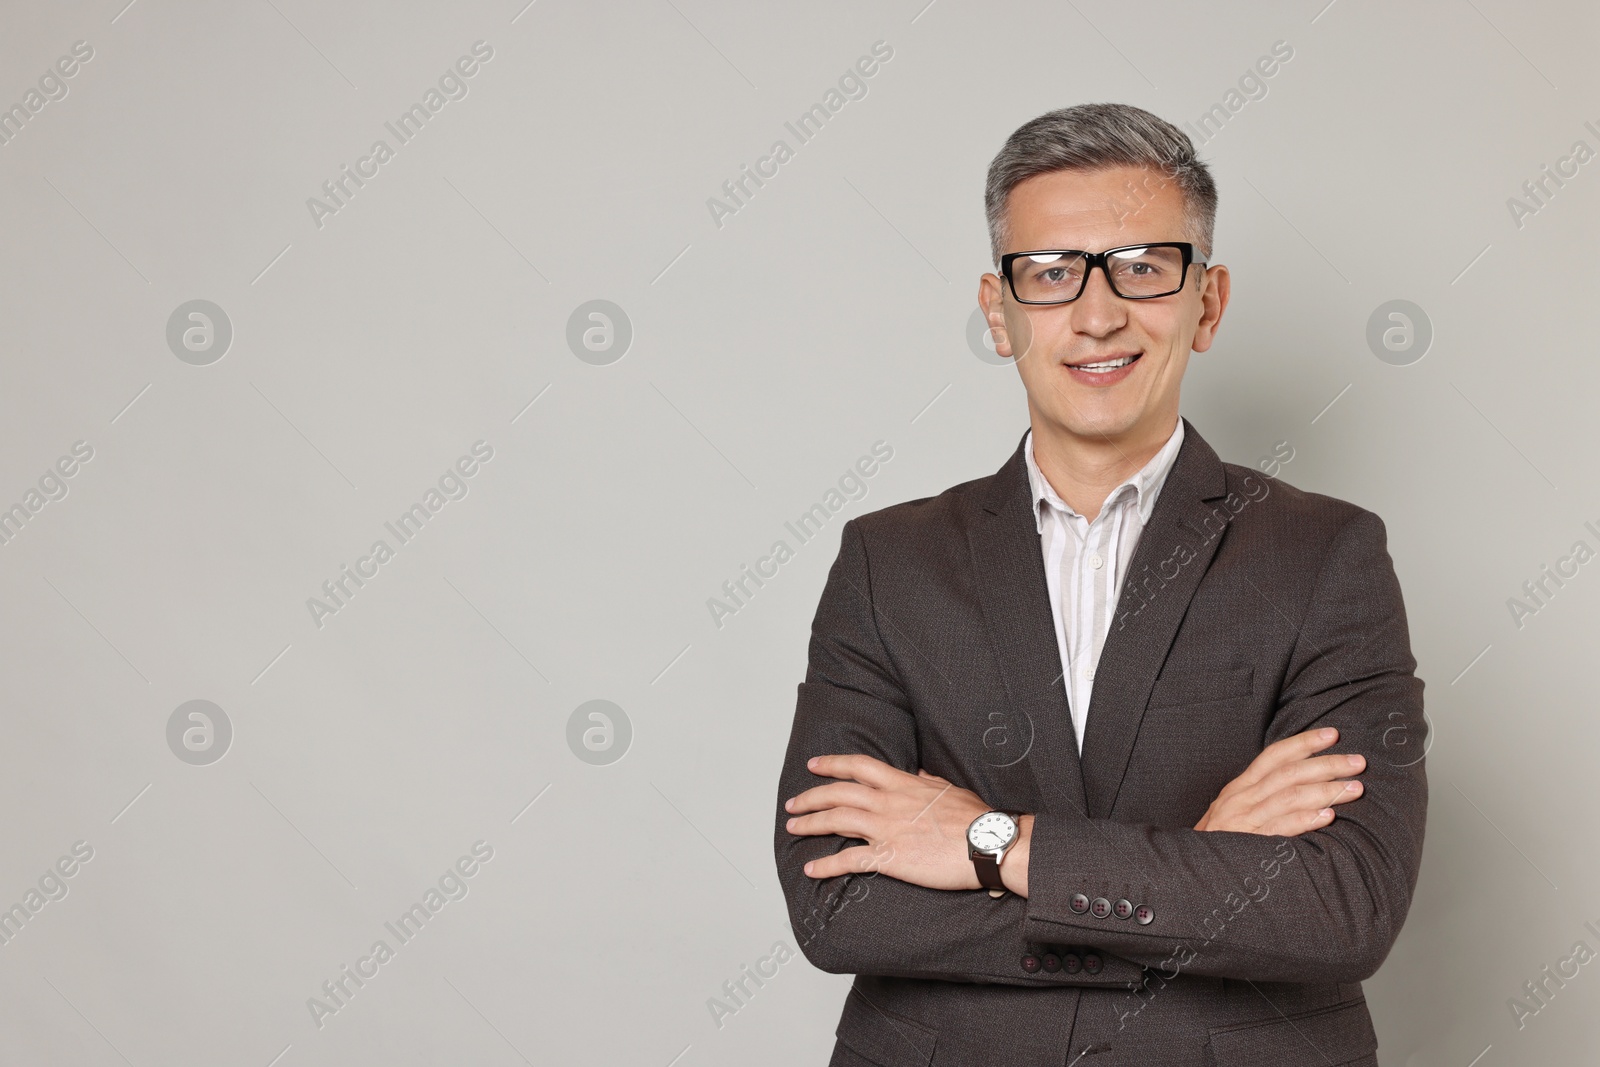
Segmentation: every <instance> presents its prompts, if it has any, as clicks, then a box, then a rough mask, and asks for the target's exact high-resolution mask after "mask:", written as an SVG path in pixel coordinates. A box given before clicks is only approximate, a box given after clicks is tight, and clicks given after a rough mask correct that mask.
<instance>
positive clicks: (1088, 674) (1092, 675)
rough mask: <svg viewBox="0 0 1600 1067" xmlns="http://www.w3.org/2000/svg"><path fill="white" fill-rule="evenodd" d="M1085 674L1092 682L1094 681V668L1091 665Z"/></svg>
mask: <svg viewBox="0 0 1600 1067" xmlns="http://www.w3.org/2000/svg"><path fill="white" fill-rule="evenodd" d="M1083 676H1084V677H1085V678H1087V679H1089V681H1091V682H1092V681H1094V668H1093V667H1090V668H1089V669H1088V670H1086V671H1084V672H1083Z"/></svg>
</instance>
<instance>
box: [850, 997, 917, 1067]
mask: <svg viewBox="0 0 1600 1067" xmlns="http://www.w3.org/2000/svg"><path fill="white" fill-rule="evenodd" d="M834 1036H835V1037H837V1038H838V1039H839V1040H840V1041H841V1042H843V1043H844V1044H846V1045H848V1046H849V1047H850V1048H851V1049H853V1050H854V1051H856V1052H858V1053H860V1054H861V1055H863V1056H865V1057H866V1058H867V1059H869V1060H871V1061H872V1062H873V1063H878V1064H882V1065H883V1067H927V1065H928V1063H929V1062H930V1061H931V1060H932V1059H933V1046H934V1044H935V1043H936V1042H937V1041H938V1038H939V1034H938V1031H936V1030H930V1029H929V1028H928V1027H926V1026H924V1025H922V1024H921V1023H919V1022H916V1021H915V1020H913V1019H908V1018H906V1017H905V1016H904V1015H900V1014H897V1013H896V1012H892V1011H887V1010H885V1009H883V1008H880V1007H878V1006H877V1005H876V1004H874V1003H872V1002H871V1001H870V1000H868V999H867V998H866V996H864V995H863V994H862V993H861V992H860V991H859V990H857V989H854V988H852V989H851V990H850V995H849V996H847V997H846V998H845V1001H844V1011H843V1012H842V1013H841V1014H840V1016H839V1025H838V1027H837V1028H836V1029H835V1030H834Z"/></svg>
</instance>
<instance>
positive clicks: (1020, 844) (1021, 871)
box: [1000, 815, 1034, 898]
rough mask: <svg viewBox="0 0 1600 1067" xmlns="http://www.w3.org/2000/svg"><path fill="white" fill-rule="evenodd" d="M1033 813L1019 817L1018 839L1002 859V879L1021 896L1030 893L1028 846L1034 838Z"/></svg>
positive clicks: (1007, 886) (1012, 890)
mask: <svg viewBox="0 0 1600 1067" xmlns="http://www.w3.org/2000/svg"><path fill="white" fill-rule="evenodd" d="M1033 819H1034V817H1033V816H1032V815H1023V816H1021V817H1019V818H1018V819H1017V840H1016V841H1015V842H1014V843H1013V844H1012V845H1011V847H1010V848H1008V849H1006V854H1005V857H1004V858H1003V859H1002V860H1001V861H1000V881H1001V882H1002V883H1004V885H1005V887H1006V888H1007V889H1008V890H1010V891H1011V892H1013V893H1015V894H1016V895H1017V896H1019V897H1023V898H1026V897H1027V895H1028V846H1029V844H1030V843H1031V841H1032V839H1033Z"/></svg>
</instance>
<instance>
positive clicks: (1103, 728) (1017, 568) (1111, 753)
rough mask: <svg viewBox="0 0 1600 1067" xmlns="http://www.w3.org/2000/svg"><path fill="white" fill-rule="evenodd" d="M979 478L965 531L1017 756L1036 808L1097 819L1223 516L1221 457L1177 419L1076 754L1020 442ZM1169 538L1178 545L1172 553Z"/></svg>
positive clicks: (1113, 791)
mask: <svg viewBox="0 0 1600 1067" xmlns="http://www.w3.org/2000/svg"><path fill="white" fill-rule="evenodd" d="M1026 436H1027V435H1026V434H1024V435H1023V439H1022V440H1026ZM988 483H989V484H988V486H987V487H986V489H985V490H983V491H981V492H980V494H979V497H978V507H977V508H976V509H975V513H974V515H973V521H972V524H971V525H970V527H969V538H970V544H971V550H972V558H973V567H974V570H975V573H976V576H977V582H978V595H979V601H980V603H981V604H982V608H983V614H984V620H985V622H986V623H987V625H988V628H989V632H990V633H991V634H992V635H993V637H994V640H995V642H996V650H997V655H998V657H999V660H1000V673H1001V677H1002V678H1003V679H1004V682H1005V686H1006V695H1007V698H1008V701H1009V704H1010V706H1011V707H1012V708H1013V709H1015V710H1016V711H1017V712H1018V713H1019V714H1020V716H1021V722H1022V724H1023V725H1024V726H1027V727H1031V740H1032V744H1031V746H1030V747H1029V748H1028V750H1027V751H1028V755H1027V757H1026V758H1025V759H1023V760H1022V761H1021V763H1022V764H1023V765H1024V766H1025V767H1026V769H1027V771H1028V773H1029V774H1031V775H1032V778H1033V781H1034V783H1035V787H1036V794H1037V795H1038V796H1039V797H1040V798H1041V799H1042V800H1043V801H1044V802H1045V806H1046V807H1047V808H1050V809H1054V810H1058V811H1072V812H1075V813H1079V814H1086V815H1087V816H1088V817H1090V818H1101V817H1104V816H1106V815H1108V814H1109V813H1110V811H1111V809H1112V807H1113V805H1114V804H1115V802H1116V795H1117V791H1118V789H1119V788H1120V786H1121V783H1122V778H1123V774H1124V772H1125V771H1126V770H1127V766H1128V760H1129V758H1130V757H1131V755H1132V753H1133V744H1134V739H1135V738H1136V737H1137V736H1138V733H1139V723H1140V720H1141V719H1142V718H1143V715H1144V705H1145V701H1146V700H1148V699H1149V696H1150V689H1151V687H1152V686H1153V685H1154V683H1155V679H1156V675H1157V674H1158V673H1159V672H1160V670H1161V665H1162V663H1163V662H1164V661H1165V659H1166V655H1167V650H1168V648H1170V647H1171V644H1172V640H1173V638H1174V636H1175V635H1176V634H1177V630H1178V625H1179V623H1181V622H1182V620H1183V616H1184V613H1185V612H1186V610H1187V609H1188V606H1189V601H1190V600H1191V599H1192V598H1193V596H1194V591H1195V589H1196V588H1197V587H1198V586H1199V584H1200V579H1201V577H1202V576H1203V575H1204V574H1205V571H1206V568H1207V567H1208V566H1210V563H1211V559H1212V556H1213V555H1214V554H1215V552H1216V548H1217V544H1218V543H1219V542H1220V541H1221V539H1222V538H1221V533H1222V530H1221V526H1223V525H1225V523H1226V520H1227V518H1228V517H1229V515H1230V512H1229V511H1228V509H1227V508H1226V507H1218V506H1215V505H1213V504H1211V503H1207V501H1214V500H1217V499H1218V498H1221V497H1223V496H1225V495H1226V482H1225V478H1224V473H1223V469H1222V462H1221V460H1219V459H1218V458H1217V454H1216V452H1214V451H1213V450H1212V449H1211V446H1210V445H1208V444H1206V442H1205V440H1204V439H1203V438H1201V436H1200V435H1199V433H1197V432H1196V431H1195V429H1194V426H1193V425H1192V424H1191V423H1190V422H1189V421H1188V420H1187V419H1185V420H1184V438H1183V445H1182V447H1181V448H1180V449H1179V450H1178V455H1177V458H1176V459H1175V460H1174V462H1173V465H1172V469H1171V470H1170V471H1169V472H1168V474H1167V479H1166V481H1165V482H1164V483H1163V485H1162V489H1161V493H1160V495H1159V496H1158V497H1157V498H1156V505H1155V508H1154V509H1153V510H1152V511H1151V513H1150V521H1149V523H1148V524H1147V525H1146V526H1145V528H1144V532H1143V533H1142V534H1141V535H1140V537H1139V543H1138V546H1137V547H1136V549H1135V551H1134V555H1133V559H1132V560H1131V562H1130V564H1129V568H1128V572H1127V575H1126V576H1124V578H1123V584H1122V593H1121V597H1120V599H1119V601H1118V604H1117V609H1116V612H1115V614H1114V615H1113V618H1112V622H1111V629H1110V632H1109V634H1108V635H1107V637H1106V641H1105V645H1104V647H1103V649H1102V650H1101V654H1100V662H1099V664H1098V666H1097V667H1096V670H1095V686H1094V691H1093V694H1092V697H1091V704H1090V708H1089V716H1088V727H1087V730H1086V735H1085V738H1084V746H1083V756H1082V759H1081V760H1080V758H1079V756H1078V746H1077V739H1076V736H1075V735H1074V733H1073V728H1072V716H1071V713H1070V710H1069V706H1068V701H1067V692H1066V684H1065V679H1064V678H1063V677H1062V671H1061V654H1060V649H1059V648H1058V647H1057V645H1056V636H1055V621H1054V615H1053V613H1052V610H1051V605H1050V595H1049V587H1048V586H1047V585H1046V581H1045V573H1044V560H1043V557H1042V553H1041V550H1040V544H1039V532H1038V530H1037V529H1036V528H1035V521H1034V513H1033V501H1032V494H1031V492H1030V491H1029V486H1028V471H1027V462H1026V460H1025V459H1024V457H1023V447H1022V441H1019V442H1018V444H1017V449H1016V451H1015V452H1013V453H1012V455H1011V458H1010V459H1008V460H1007V461H1006V463H1005V465H1004V466H1003V467H1001V468H1000V470H999V471H997V472H996V473H995V474H994V475H993V476H992V477H991V478H989V479H988ZM1179 545H1182V546H1184V549H1183V550H1181V551H1179V553H1178V555H1177V556H1176V557H1174V552H1175V550H1177V549H1178V546H1179ZM1169 557H1173V562H1166V561H1168V559H1169ZM1178 560H1186V562H1183V563H1182V564H1181V565H1179V564H1178V562H1177V561H1178ZM1163 564H1165V566H1163ZM1174 570H1176V573H1174ZM1019 769H1020V768H1019Z"/></svg>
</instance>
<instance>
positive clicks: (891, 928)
mask: <svg viewBox="0 0 1600 1067" xmlns="http://www.w3.org/2000/svg"><path fill="white" fill-rule="evenodd" d="M855 522H856V520H854V519H852V520H850V522H848V523H846V524H845V526H844V529H843V531H842V533H841V542H840V547H839V555H838V558H837V559H836V560H835V561H834V564H833V567H832V569H831V570H830V571H829V574H828V581H827V584H826V586H825V587H824V589H823V592H822V599H821V601H820V603H819V604H818V606H817V613H816V616H815V619H814V621H813V622H812V627H811V643H810V656H809V664H808V666H807V669H806V676H805V681H804V682H802V683H801V684H800V687H799V697H798V701H797V703H796V707H795V714H794V725H793V727H792V729H791V732H790V736H789V746H788V751H787V752H786V754H785V756H784V761H783V771H782V774H781V776H780V780H779V783H778V797H777V830H776V834H775V841H774V847H775V852H776V856H777V865H778V879H779V882H780V883H781V884H782V887H783V893H784V897H785V898H786V902H787V905H788V909H789V918H790V923H791V925H792V927H793V929H794V933H795V937H796V939H797V940H798V943H799V946H800V950H801V952H803V953H804V954H805V956H806V958H807V959H809V960H810V961H811V962H812V963H813V964H814V965H815V966H817V967H818V968H820V969H821V970H824V971H829V972H832V973H835V974H874V975H891V976H898V977H905V978H935V979H942V980H945V981H952V982H981V983H998V984H1004V985H1018V986H1059V985H1074V986H1119V987H1127V986H1128V985H1129V984H1130V982H1131V981H1133V980H1134V979H1135V978H1136V976H1137V972H1138V968H1137V967H1135V966H1133V965H1131V964H1122V965H1120V966H1111V965H1110V964H1111V963H1112V961H1109V960H1108V961H1107V964H1108V965H1107V966H1106V968H1105V969H1104V970H1102V971H1101V972H1100V973H1099V974H1098V975H1088V974H1085V973H1083V972H1081V971H1080V972H1079V973H1078V974H1076V975H1070V974H1067V973H1066V972H1065V971H1064V970H1062V971H1057V972H1054V973H1050V972H1046V971H1044V970H1039V971H1038V972H1036V973H1033V974H1030V973H1029V972H1028V971H1026V970H1024V969H1023V968H1022V967H1021V966H1020V964H1019V961H1020V960H1021V959H1022V957H1023V956H1025V955H1028V954H1029V953H1030V952H1033V953H1038V952H1040V951H1042V950H1043V948H1044V946H1042V945H1038V944H1033V943H1031V942H1030V940H1029V935H1028V931H1027V929H1026V927H1027V922H1028V913H1027V903H1028V902H1027V901H1026V900H1023V899H1022V898H1020V897H1018V896H1016V895H1014V894H1011V893H1007V894H1006V895H1005V896H1003V897H1000V898H998V899H996V898H992V897H990V896H989V893H988V891H987V890H983V889H975V890H945V889H928V888H926V887H924V886H919V885H913V884H912V883H910V882H903V881H900V880H898V879H896V878H892V877H889V876H888V875H883V874H878V873H876V872H875V871H866V872H863V873H860V874H846V875H839V876H836V877H833V878H824V879H816V878H812V877H811V876H809V875H807V874H806V873H805V869H804V868H805V864H806V863H807V862H809V861H810V860H813V859H819V858H821V857H823V856H827V855H831V854H832V853H835V852H838V851H839V850H841V849H844V848H848V847H850V846H852V845H861V844H865V843H866V842H864V841H862V840H860V839H858V838H844V837H840V836H838V835H833V834H828V835H799V834H791V833H790V832H789V831H788V830H787V829H786V827H785V825H784V824H785V822H786V821H787V819H788V817H789V816H788V813H787V812H786V811H784V809H783V803H784V801H785V800H787V799H788V798H789V797H792V796H795V795H797V794H799V793H802V792H804V791H805V790H807V789H809V788H811V787H813V786H817V785H823V784H826V783H828V782H832V781H836V779H833V778H826V777H823V776H820V775H816V774H813V773H811V771H810V770H808V769H807V767H806V760H808V759H810V758H811V757H812V756H818V755H826V754H830V753H840V752H846V753H865V754H867V755H869V756H873V757H875V758H877V759H880V760H883V761H884V762H885V763H888V764H889V765H891V766H893V767H897V768H899V769H900V770H903V771H908V772H910V773H912V774H915V773H916V771H917V769H918V767H919V763H918V747H917V729H916V718H915V714H914V711H913V709H912V707H911V704H910V701H909V700H908V699H907V697H906V695H905V692H904V691H903V689H902V687H901V686H900V684H899V682H898V681H897V679H896V676H895V672H894V669H893V667H892V666H891V664H890V659H889V655H888V653H887V651H886V649H885V647H884V644H883V641H882V639H881V637H880V629H885V630H886V629H892V627H893V625H894V622H893V620H892V619H887V618H883V617H882V616H881V615H879V614H877V613H876V612H875V611H874V609H873V606H872V597H871V594H872V589H871V576H870V574H869V572H868V566H867V556H866V549H865V545H864V543H863V541H862V538H861V534H860V531H859V530H858V529H857V528H856V527H855ZM1046 940H1047V941H1055V940H1060V938H1056V937H1054V934H1053V932H1052V936H1051V937H1050V938H1047V939H1046Z"/></svg>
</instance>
